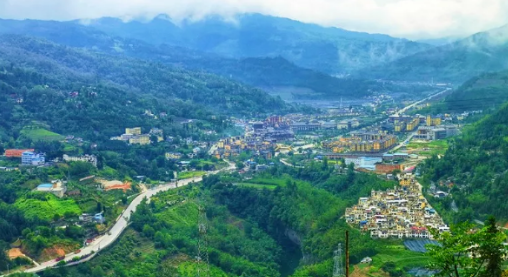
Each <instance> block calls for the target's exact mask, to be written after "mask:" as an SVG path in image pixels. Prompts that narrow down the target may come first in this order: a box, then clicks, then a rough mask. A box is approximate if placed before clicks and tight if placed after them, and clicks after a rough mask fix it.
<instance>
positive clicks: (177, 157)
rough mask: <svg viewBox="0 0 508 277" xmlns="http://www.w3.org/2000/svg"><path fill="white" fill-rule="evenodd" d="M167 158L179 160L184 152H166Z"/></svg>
mask: <svg viewBox="0 0 508 277" xmlns="http://www.w3.org/2000/svg"><path fill="white" fill-rule="evenodd" d="M165 156H166V159H168V160H178V159H180V158H181V157H182V154H180V153H169V152H168V153H166V155H165Z"/></svg>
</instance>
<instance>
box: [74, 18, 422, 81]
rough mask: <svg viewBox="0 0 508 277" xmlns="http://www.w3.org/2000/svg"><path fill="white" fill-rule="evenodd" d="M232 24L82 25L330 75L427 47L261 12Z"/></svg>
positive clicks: (99, 22)
mask: <svg viewBox="0 0 508 277" xmlns="http://www.w3.org/2000/svg"><path fill="white" fill-rule="evenodd" d="M234 20H235V22H234V23H231V22H226V21H224V20H223V19H221V18H216V17H210V18H206V19H204V20H202V21H198V22H191V21H184V22H182V23H181V24H178V25H175V24H173V23H172V22H171V21H170V20H169V19H168V18H167V17H164V16H159V17H156V18H154V19H153V20H151V21H149V22H140V21H130V22H126V23H124V22H122V21H121V20H119V19H114V18H102V19H98V20H91V21H86V25H87V26H93V27H94V28H97V29H99V30H101V31H104V32H106V33H107V34H111V35H116V36H121V37H131V38H136V39H140V40H144V41H147V42H149V43H153V44H163V43H165V44H169V45H176V46H183V47H187V48H193V49H197V50H201V51H206V52H211V53H216V54H220V55H224V56H229V57H236V58H244V57H266V56H272V57H273V56H282V57H284V58H285V59H288V60H289V61H291V62H294V63H295V64H297V65H299V66H302V67H306V68H311V69H314V70H319V71H323V72H326V73H332V74H339V73H348V72H351V71H352V70H355V69H360V68H363V67H366V66H371V65H375V64H380V63H384V62H389V61H393V60H395V59H397V58H401V57H404V56H407V55H410V54H413V53H416V52H419V51H422V50H425V49H429V48H430V46H428V45H426V44H421V43H416V42H412V41H408V40H404V39H397V38H392V37H389V36H386V35H378V34H367V33H359V32H351V31H346V30H343V29H338V28H324V27H321V26H318V25H314V24H305V23H302V22H298V21H294V20H290V19H286V18H278V17H271V16H264V15H261V14H243V15H239V16H237V17H235V19H234ZM77 23H79V22H77Z"/></svg>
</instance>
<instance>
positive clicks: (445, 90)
mask: <svg viewBox="0 0 508 277" xmlns="http://www.w3.org/2000/svg"><path fill="white" fill-rule="evenodd" d="M450 90H451V88H446V89H444V90H443V91H440V92H438V93H436V94H432V95H431V96H429V97H427V98H424V99H422V100H420V101H417V102H414V103H413V104H411V105H409V106H406V107H404V108H403V109H401V110H399V111H398V112H397V114H398V115H399V114H403V113H405V112H406V111H407V110H409V109H411V108H412V107H414V106H416V105H420V104H421V103H423V102H425V101H428V100H430V99H432V98H434V97H436V96H438V95H441V94H443V93H445V92H447V91H450Z"/></svg>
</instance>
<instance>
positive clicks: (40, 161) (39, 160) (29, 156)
mask: <svg viewBox="0 0 508 277" xmlns="http://www.w3.org/2000/svg"><path fill="white" fill-rule="evenodd" d="M45 162H46V155H45V154H44V153H35V152H32V151H25V152H23V154H22V155H21V165H25V166H29V165H31V166H39V165H44V163H45Z"/></svg>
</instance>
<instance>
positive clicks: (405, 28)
mask: <svg viewBox="0 0 508 277" xmlns="http://www.w3.org/2000/svg"><path fill="white" fill-rule="evenodd" d="M244 12H259V13H263V14H269V15H274V16H282V17H289V18H292V19H295V20H300V21H304V22H312V23H317V24H321V25H324V26H335V27H340V28H344V29H348V30H355V31H363V32H369V33H384V34H390V35H393V36H399V37H408V38H433V37H434V38H435V37H445V36H465V35H469V34H471V33H475V32H479V31H483V30H487V29H491V28H495V27H498V26H501V25H504V24H506V23H508V1H507V0H0V17H2V18H14V19H24V18H31V19H53V20H70V19H78V18H98V17H103V16H112V17H122V18H125V19H130V18H140V17H141V18H151V17H153V16H155V15H157V14H161V13H166V14H168V15H169V16H171V17H172V18H174V19H176V20H179V19H182V18H193V19H196V20H198V19H200V18H202V17H204V16H206V15H212V14H219V15H223V16H226V17H231V16H232V15H235V14H238V13H244Z"/></svg>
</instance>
